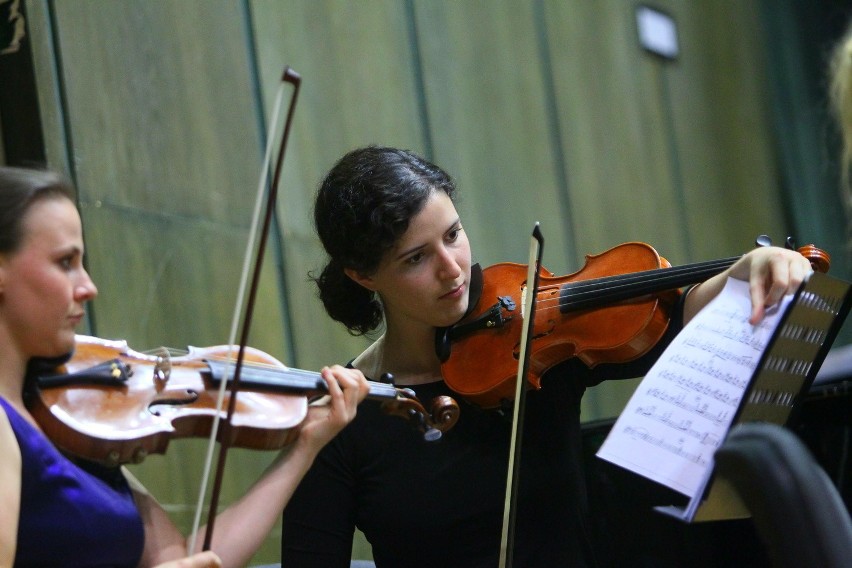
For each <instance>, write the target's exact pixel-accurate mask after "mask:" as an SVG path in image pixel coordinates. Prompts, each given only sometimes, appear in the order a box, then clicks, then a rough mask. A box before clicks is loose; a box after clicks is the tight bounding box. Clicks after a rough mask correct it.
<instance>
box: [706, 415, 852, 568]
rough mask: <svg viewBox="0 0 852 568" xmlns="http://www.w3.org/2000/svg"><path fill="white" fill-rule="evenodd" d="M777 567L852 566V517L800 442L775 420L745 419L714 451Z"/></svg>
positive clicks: (718, 467)
mask: <svg viewBox="0 0 852 568" xmlns="http://www.w3.org/2000/svg"><path fill="white" fill-rule="evenodd" d="M715 461H716V473H717V475H719V476H721V477H724V478H725V479H727V480H728V481H729V482H730V483H731V485H732V486H733V487H734V488H735V489H736V491H737V493H738V494H739V495H740V498H741V499H742V500H743V503H744V504H745V505H746V506H747V507H748V509H749V511H750V512H751V514H752V517H753V519H754V523H755V526H756V527H757V530H758V533H759V534H760V537H761V539H762V540H763V542H764V544H765V546H766V549H767V553H768V555H769V557H770V558H771V559H772V562H773V564H774V565H775V566H777V567H778V568H788V567H789V568H794V567H795V568H805V567H810V566H813V567H819V568H848V567H850V566H852V520H850V516H849V511H847V509H846V506H845V504H844V502H843V500H842V499H841V497H840V494H839V493H838V491H837V488H836V487H835V486H834V484H833V483H832V482H831V480H830V479H829V478H828V476H827V475H826V473H825V471H823V469H822V468H821V467H820V466H819V465H818V464H817V463H816V461H815V460H814V459H813V456H812V455H811V454H810V452H809V451H808V449H807V447H806V446H805V445H804V444H803V443H802V441H801V440H800V439H799V438H798V437H796V435H795V434H793V433H792V432H791V431H790V430H787V429H785V428H783V427H781V426H778V425H776V424H766V423H757V422H755V423H746V424H742V425H740V426H737V427H736V428H734V429H733V430H731V432H730V434H729V436H728V438H727V439H726V440H725V442H724V443H723V444H722V446H721V447H720V448H719V449H718V450H717V451H716V455H715Z"/></svg>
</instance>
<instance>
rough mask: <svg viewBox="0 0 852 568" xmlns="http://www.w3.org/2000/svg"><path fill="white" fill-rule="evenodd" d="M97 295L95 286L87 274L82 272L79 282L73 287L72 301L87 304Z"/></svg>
mask: <svg viewBox="0 0 852 568" xmlns="http://www.w3.org/2000/svg"><path fill="white" fill-rule="evenodd" d="M81 270H82V269H81ZM97 295H98V287H97V286H95V283H94V281H93V280H92V278H91V277H90V276H89V273H88V272H86V271H85V270H82V276H81V278H80V281H79V282H78V283H77V284H76V285H75V286H74V299H75V300H77V301H78V302H87V301H89V300H92V299H94V298H95V297H96V296H97Z"/></svg>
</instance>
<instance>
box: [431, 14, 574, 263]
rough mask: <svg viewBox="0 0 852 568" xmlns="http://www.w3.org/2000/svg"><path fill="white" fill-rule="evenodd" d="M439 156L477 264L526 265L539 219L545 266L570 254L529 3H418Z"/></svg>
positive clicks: (536, 38)
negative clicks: (449, 177)
mask: <svg viewBox="0 0 852 568" xmlns="http://www.w3.org/2000/svg"><path fill="white" fill-rule="evenodd" d="M415 15H416V21H417V35H418V38H419V41H420V45H421V52H422V55H423V74H424V86H425V94H426V101H427V105H428V109H429V118H430V125H429V126H430V129H431V132H432V139H433V140H434V144H435V160H436V161H437V163H439V164H440V165H442V166H443V167H444V168H445V169H446V170H447V171H448V172H449V173H450V174H451V175H453V176H454V177H455V178H456V181H457V183H458V186H459V188H460V193H459V196H460V202H459V210H460V214H461V215H462V222H463V224H464V227H465V230H466V231H467V233H468V236H469V238H470V240H471V245H472V248H473V252H474V258H475V260H477V261H479V262H481V263H482V265H483V266H488V265H491V264H494V263H495V262H503V261H511V262H521V263H526V262H527V258H528V254H529V253H528V250H529V238H530V232H531V230H532V228H533V225H534V223H535V222H537V221H538V222H540V223H541V228H542V232H543V233H544V236H545V241H546V244H545V247H546V249H545V251H546V252H545V265H546V266H547V267H548V268H550V269H551V270H554V271H563V270H564V268H565V266H566V261H565V258H566V256H569V254H568V253H567V252H566V251H571V250H572V246H571V242H570V227H569V226H567V225H566V221H567V219H566V216H565V214H564V213H565V206H564V204H563V196H564V194H563V192H562V188H561V187H560V185H559V173H560V172H559V169H558V168H559V164H558V163H557V162H556V160H555V153H554V148H553V147H552V145H551V129H550V123H549V118H550V117H549V115H548V108H547V92H546V82H545V72H546V68H545V66H544V65H543V63H542V61H541V59H540V57H539V43H538V41H539V39H538V37H537V31H536V12H535V5H534V4H532V3H521V2H513V1H499V2H485V1H478V2H444V3H441V2H422V3H415Z"/></svg>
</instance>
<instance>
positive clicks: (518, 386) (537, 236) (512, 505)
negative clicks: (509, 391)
mask: <svg viewBox="0 0 852 568" xmlns="http://www.w3.org/2000/svg"><path fill="white" fill-rule="evenodd" d="M543 250H544V236H543V235H542V234H541V230H540V229H539V224H538V223H536V224H535V227H533V231H532V237H531V238H530V260H529V263H528V264H527V287H526V290H525V293H526V297H524V299H523V301H522V305H523V313H524V314H526V316H525V319H524V323H525V325H524V327H523V329H522V330H521V351H520V354H519V355H520V356H519V357H518V376H517V380H516V382H515V404H514V406H513V407H512V435H511V441H510V444H509V468H508V473H507V475H506V500H505V502H504V504H503V532H502V535H501V538H500V561H499V566H500V568H506V567H511V566H512V559H513V556H514V549H515V544H514V543H515V512H516V510H517V507H516V503H517V500H518V480H519V478H520V466H521V440H522V439H523V429H524V410H525V407H526V392H527V389H526V384H527V376H528V375H529V366H530V346H531V344H532V330H533V325H534V323H535V306H536V303H537V302H536V301H535V297H536V294H537V293H538V280H539V273H540V272H541V256H542V251H543Z"/></svg>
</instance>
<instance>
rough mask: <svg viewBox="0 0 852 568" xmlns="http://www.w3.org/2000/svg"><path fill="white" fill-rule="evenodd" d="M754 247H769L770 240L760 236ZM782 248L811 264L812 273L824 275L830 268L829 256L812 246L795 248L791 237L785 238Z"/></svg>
mask: <svg viewBox="0 0 852 568" xmlns="http://www.w3.org/2000/svg"><path fill="white" fill-rule="evenodd" d="M755 245H757V246H759V247H768V246H771V245H772V239H770V238H769V237H768V236H766V235H760V236H759V237H757V239H756V240H755ZM784 248H786V249H788V250H795V251H797V252H798V253H799V254H801V255H802V256H803V257H805V258H806V259H808V261H810V263H811V268H813V269H814V272H821V273H823V274H825V273H827V272H828V269H829V268H831V256H830V255H829V254H828V253H827V252H825V251H824V250H822V249H820V248H817V247H816V246H815V245H813V244H810V245H805V246H801V247H797V246H796V241H795V240H794V239H793V237H787V238H786V239H785V241H784Z"/></svg>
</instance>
